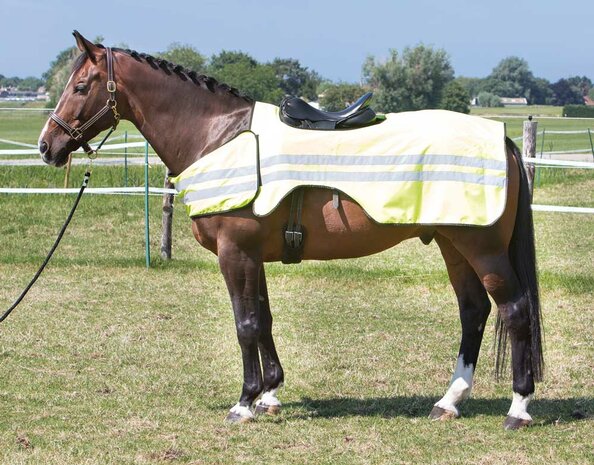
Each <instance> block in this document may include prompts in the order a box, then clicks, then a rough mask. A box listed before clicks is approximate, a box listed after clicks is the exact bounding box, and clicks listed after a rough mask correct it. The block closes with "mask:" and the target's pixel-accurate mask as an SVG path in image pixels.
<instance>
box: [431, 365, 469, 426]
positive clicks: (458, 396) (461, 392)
mask: <svg viewBox="0 0 594 465" xmlns="http://www.w3.org/2000/svg"><path fill="white" fill-rule="evenodd" d="M473 373H474V366H473V365H472V364H470V365H465V364H464V361H463V359H462V357H461V356H460V357H458V363H457V364H456V371H455V372H454V375H453V376H452V382H451V384H450V387H449V388H448V390H447V392H446V393H445V395H444V396H443V397H442V398H441V399H440V400H439V401H438V402H437V403H436V404H435V405H436V406H437V407H440V408H442V409H444V410H447V411H449V412H453V414H454V415H455V416H456V418H457V417H459V416H460V412H459V411H458V407H457V406H458V404H459V403H460V402H462V401H463V400H465V399H468V398H469V397H470V393H471V391H472V375H473Z"/></svg>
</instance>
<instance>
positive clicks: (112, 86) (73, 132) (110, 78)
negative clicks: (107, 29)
mask: <svg viewBox="0 0 594 465" xmlns="http://www.w3.org/2000/svg"><path fill="white" fill-rule="evenodd" d="M106 52H107V54H106V58H107V92H109V98H108V99H107V103H106V104H105V105H104V106H103V107H102V108H101V109H100V110H99V111H98V112H97V113H95V115H94V116H93V117H92V118H91V119H89V120H88V121H87V122H86V123H85V124H83V125H81V126H79V127H76V128H75V127H72V126H70V125H69V124H68V123H67V122H66V121H64V120H63V119H62V118H60V117H59V116H58V115H57V114H56V113H55V112H53V111H52V112H51V113H50V118H51V119H52V120H54V121H55V122H56V123H57V124H58V125H59V126H61V127H62V129H64V130H65V131H66V132H67V133H68V134H69V135H70V137H72V138H73V139H74V140H76V141H77V142H80V145H81V147H82V148H83V149H84V151H85V152H86V153H87V155H88V156H89V157H94V156H96V153H97V150H99V148H100V147H101V145H103V142H105V140H107V137H109V135H110V134H111V133H112V132H113V131H114V130H115V128H116V127H117V125H118V123H119V122H120V114H119V113H118V109H117V106H118V104H117V102H116V90H117V85H116V82H115V79H114V73H113V52H112V50H111V48H109V47H107V48H106ZM109 111H111V112H112V113H113V117H114V123H113V126H112V127H111V130H110V132H109V133H108V134H107V136H106V137H105V138H104V139H103V141H102V142H101V143H100V144H99V147H97V149H96V150H93V149H92V148H91V146H90V145H89V143H88V141H85V140H82V138H83V135H84V133H85V131H86V130H87V129H89V128H90V127H91V126H93V124H95V123H96V122H97V121H99V120H100V119H101V118H102V117H103V115H105V114H106V113H108V112H109Z"/></svg>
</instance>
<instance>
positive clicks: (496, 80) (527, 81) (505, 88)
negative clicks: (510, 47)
mask: <svg viewBox="0 0 594 465" xmlns="http://www.w3.org/2000/svg"><path fill="white" fill-rule="evenodd" d="M539 86H540V84H539V83H538V82H537V80H536V78H535V77H534V75H533V74H532V71H530V67H529V66H528V62H527V61H526V60H524V59H523V58H519V57H516V56H511V57H507V58H504V59H503V60H501V61H500V62H499V64H498V65H497V66H495V68H493V71H492V72H491V74H490V75H489V76H488V77H487V78H486V79H485V82H484V85H483V90H484V91H487V92H490V93H493V94H496V95H499V96H501V97H526V98H527V99H528V101H529V102H530V103H544V102H541V101H538V100H539V99H540V98H541V97H542V95H543V92H542V88H541V87H539Z"/></svg>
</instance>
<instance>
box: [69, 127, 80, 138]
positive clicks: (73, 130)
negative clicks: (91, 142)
mask: <svg viewBox="0 0 594 465" xmlns="http://www.w3.org/2000/svg"><path fill="white" fill-rule="evenodd" d="M70 136H71V137H72V138H73V139H74V140H80V139H82V136H83V132H82V131H81V130H80V129H78V128H70Z"/></svg>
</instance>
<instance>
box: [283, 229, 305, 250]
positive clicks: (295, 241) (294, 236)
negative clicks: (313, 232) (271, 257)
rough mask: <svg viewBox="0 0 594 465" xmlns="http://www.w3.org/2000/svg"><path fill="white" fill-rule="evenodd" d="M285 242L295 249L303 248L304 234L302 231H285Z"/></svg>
mask: <svg viewBox="0 0 594 465" xmlns="http://www.w3.org/2000/svg"><path fill="white" fill-rule="evenodd" d="M285 241H286V243H287V245H288V246H289V247H291V248H293V249H298V248H299V247H301V243H302V242H303V233H302V232H301V231H289V230H287V231H285Z"/></svg>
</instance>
